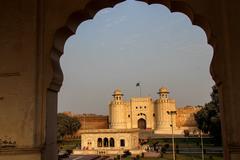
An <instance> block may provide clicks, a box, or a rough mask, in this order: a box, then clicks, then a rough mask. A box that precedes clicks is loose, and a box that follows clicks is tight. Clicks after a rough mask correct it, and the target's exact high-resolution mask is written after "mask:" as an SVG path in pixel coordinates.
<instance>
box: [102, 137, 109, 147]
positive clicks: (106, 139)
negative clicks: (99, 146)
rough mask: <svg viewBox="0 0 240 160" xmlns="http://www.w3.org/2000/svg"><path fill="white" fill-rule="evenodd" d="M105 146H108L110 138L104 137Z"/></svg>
mask: <svg viewBox="0 0 240 160" xmlns="http://www.w3.org/2000/svg"><path fill="white" fill-rule="evenodd" d="M103 146H104V147H108V138H104V139H103Z"/></svg>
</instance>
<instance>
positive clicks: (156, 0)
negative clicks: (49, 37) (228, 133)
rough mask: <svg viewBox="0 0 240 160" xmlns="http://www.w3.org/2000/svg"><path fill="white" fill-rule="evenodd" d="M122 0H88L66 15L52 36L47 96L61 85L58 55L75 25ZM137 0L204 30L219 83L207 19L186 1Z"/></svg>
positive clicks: (214, 73)
mask: <svg viewBox="0 0 240 160" xmlns="http://www.w3.org/2000/svg"><path fill="white" fill-rule="evenodd" d="M123 1H124V0H103V1H99V0H90V1H89V2H88V3H87V4H86V6H85V7H84V8H83V9H82V10H79V11H76V12H74V13H72V14H71V15H70V16H69V17H68V19H67V22H66V25H65V26H63V27H62V28H60V29H58V30H57V31H56V33H55V36H54V43H53V48H52V50H51V62H52V69H53V74H52V75H53V76H52V79H51V82H50V86H49V92H48V93H50V95H49V97H50V99H51V100H52V98H53V97H52V95H51V94H52V93H54V94H55V96H56V97H57V92H58V91H59V90H60V88H61V86H62V82H63V73H62V70H61V66H60V57H61V56H62V54H63V48H64V44H65V42H66V40H67V39H68V38H69V37H70V36H72V35H73V34H75V32H76V30H77V27H78V26H79V25H80V24H81V23H82V22H84V21H86V20H89V19H93V17H94V16H95V14H96V13H97V12H98V11H100V10H101V9H104V8H108V7H114V6H115V5H116V4H118V3H120V2H123ZM139 1H142V2H145V3H148V4H149V5H150V4H162V5H165V6H166V7H168V8H169V10H170V11H171V12H181V13H184V14H186V15H187V16H188V17H189V19H190V20H191V21H192V24H193V25H198V26H200V27H201V28H202V29H203V30H204V31H205V33H206V36H207V39H208V43H209V44H210V45H211V46H212V47H213V49H214V54H213V55H214V56H213V59H212V63H211V67H210V68H211V69H210V72H211V75H212V77H213V79H214V80H215V82H216V83H217V84H221V80H220V77H219V75H218V74H216V73H217V72H216V71H215V70H214V69H215V67H214V66H215V65H216V61H217V56H216V55H217V54H216V50H215V48H216V43H215V42H216V40H215V36H214V34H213V32H212V30H211V27H210V24H209V23H208V22H207V20H206V19H205V18H204V17H203V16H201V15H199V14H196V13H195V12H194V11H193V9H192V8H191V7H190V5H189V4H188V3H186V2H183V1H181V0H179V1H178V0H177V1H176V0H139ZM47 99H48V97H47ZM51 100H50V101H51ZM47 108H48V107H47ZM53 112H54V111H53ZM47 114H49V115H52V114H53V113H50V112H49V113H47ZM51 119H52V117H51ZM47 123H48V120H47ZM52 123H53V122H52ZM51 125H54V124H51ZM51 130H52V129H51ZM47 132H51V131H47Z"/></svg>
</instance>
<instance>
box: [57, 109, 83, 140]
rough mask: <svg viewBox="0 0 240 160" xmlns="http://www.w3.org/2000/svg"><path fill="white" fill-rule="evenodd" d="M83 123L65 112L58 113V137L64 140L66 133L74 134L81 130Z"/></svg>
mask: <svg viewBox="0 0 240 160" xmlns="http://www.w3.org/2000/svg"><path fill="white" fill-rule="evenodd" d="M80 126H81V124H80V122H79V120H78V119H77V118H75V117H70V116H67V115H65V114H63V113H58V115H57V139H58V140H62V138H63V137H64V136H65V135H72V134H74V133H75V132H76V131H78V130H79V128H80Z"/></svg>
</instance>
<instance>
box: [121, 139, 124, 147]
mask: <svg viewBox="0 0 240 160" xmlns="http://www.w3.org/2000/svg"><path fill="white" fill-rule="evenodd" d="M120 147H125V140H124V139H121V140H120Z"/></svg>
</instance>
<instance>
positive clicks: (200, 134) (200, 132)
mask: <svg viewBox="0 0 240 160" xmlns="http://www.w3.org/2000/svg"><path fill="white" fill-rule="evenodd" d="M200 138H201V147H202V160H204V149H203V137H202V131H201V130H200Z"/></svg>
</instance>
